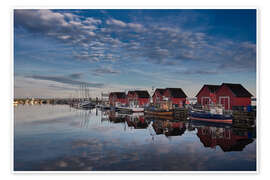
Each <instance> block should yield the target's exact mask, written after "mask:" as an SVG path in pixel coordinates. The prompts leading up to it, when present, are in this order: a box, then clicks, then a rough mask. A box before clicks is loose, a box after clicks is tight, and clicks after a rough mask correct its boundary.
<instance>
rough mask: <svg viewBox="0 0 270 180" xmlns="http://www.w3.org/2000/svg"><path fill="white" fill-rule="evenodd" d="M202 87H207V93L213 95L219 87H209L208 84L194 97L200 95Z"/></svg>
mask: <svg viewBox="0 0 270 180" xmlns="http://www.w3.org/2000/svg"><path fill="white" fill-rule="evenodd" d="M204 87H207V88H208V89H209V91H210V92H211V93H215V92H216V91H217V90H218V88H219V87H220V86H219V85H210V84H205V85H204V86H203V87H202V89H201V90H200V91H199V92H198V94H197V95H196V97H197V96H198V95H199V94H200V93H201V91H202V90H203V88H204Z"/></svg>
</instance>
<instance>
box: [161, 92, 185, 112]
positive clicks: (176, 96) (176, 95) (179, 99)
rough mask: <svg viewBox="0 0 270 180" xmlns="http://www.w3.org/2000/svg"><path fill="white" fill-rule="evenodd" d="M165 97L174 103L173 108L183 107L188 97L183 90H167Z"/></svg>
mask: <svg viewBox="0 0 270 180" xmlns="http://www.w3.org/2000/svg"><path fill="white" fill-rule="evenodd" d="M164 97H165V98H166V99H167V100H168V101H171V102H172V105H173V107H183V105H184V104H185V103H186V98H187V95H186V94H185V93H184V91H183V90H182V89H181V88H166V90H165V92H164Z"/></svg>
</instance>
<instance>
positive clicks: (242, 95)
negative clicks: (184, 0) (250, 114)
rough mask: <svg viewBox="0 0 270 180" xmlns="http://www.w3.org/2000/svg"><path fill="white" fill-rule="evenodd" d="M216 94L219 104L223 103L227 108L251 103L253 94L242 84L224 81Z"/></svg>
mask: <svg viewBox="0 0 270 180" xmlns="http://www.w3.org/2000/svg"><path fill="white" fill-rule="evenodd" d="M215 94H216V98H217V102H218V104H222V105H223V107H224V108H225V109H232V108H233V107H234V106H250V105H251V97H252V94H251V93H250V92H248V90H246V89H245V88H244V87H243V86H242V85H241V84H229V83H223V84H222V85H221V86H220V87H219V88H218V90H217V91H216V93H215Z"/></svg>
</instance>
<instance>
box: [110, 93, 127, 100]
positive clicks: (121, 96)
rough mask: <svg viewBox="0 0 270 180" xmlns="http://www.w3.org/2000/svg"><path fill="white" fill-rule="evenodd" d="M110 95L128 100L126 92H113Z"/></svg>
mask: <svg viewBox="0 0 270 180" xmlns="http://www.w3.org/2000/svg"><path fill="white" fill-rule="evenodd" d="M110 95H116V97H117V98H119V99H124V98H126V93H124V92H111V93H110Z"/></svg>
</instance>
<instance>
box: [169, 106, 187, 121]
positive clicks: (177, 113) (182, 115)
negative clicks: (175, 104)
mask: <svg viewBox="0 0 270 180" xmlns="http://www.w3.org/2000/svg"><path fill="white" fill-rule="evenodd" d="M173 114H174V117H175V118H176V119H180V120H186V119H187V117H188V110H187V109H186V108H177V109H174V110H173Z"/></svg>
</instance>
